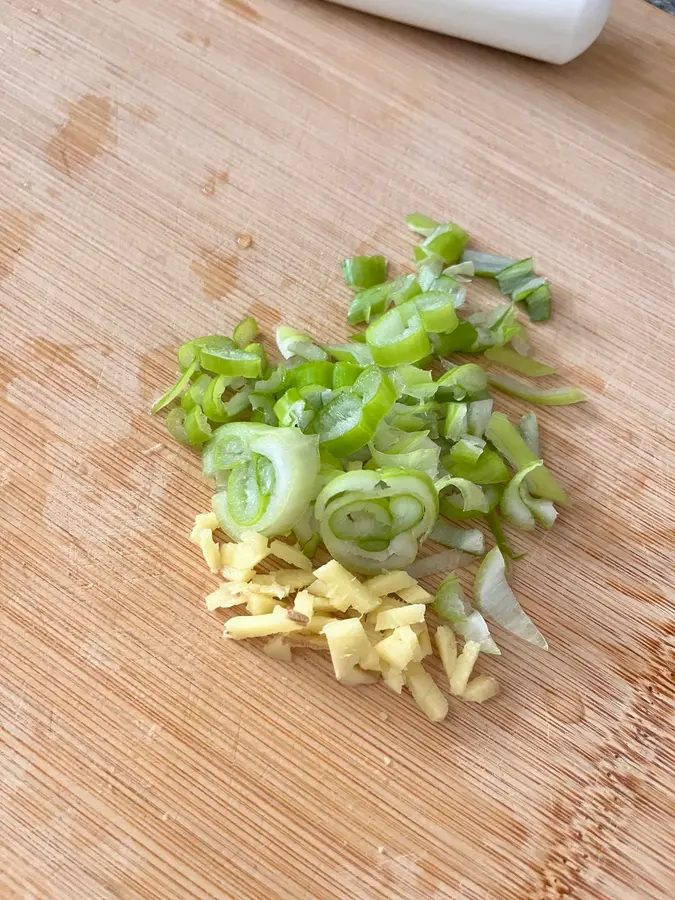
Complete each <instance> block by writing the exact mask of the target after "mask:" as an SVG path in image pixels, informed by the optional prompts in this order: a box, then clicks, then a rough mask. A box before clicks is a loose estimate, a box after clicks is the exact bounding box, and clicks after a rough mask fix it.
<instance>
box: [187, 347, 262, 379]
mask: <svg viewBox="0 0 675 900" xmlns="http://www.w3.org/2000/svg"><path fill="white" fill-rule="evenodd" d="M230 344H232V342H231V341H230ZM199 362H200V365H201V367H202V368H203V369H206V370H207V371H208V372H215V374H216V375H241V376H242V377H243V378H258V377H259V376H260V375H261V374H262V360H261V358H260V356H259V354H258V353H257V352H247V351H246V350H239V348H238V347H234V346H228V345H227V344H226V343H224V342H223V341H222V339H220V338H218V339H216V340H214V341H207V342H205V343H204V344H203V345H202V346H201V348H200V350H199Z"/></svg>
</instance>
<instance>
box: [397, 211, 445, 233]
mask: <svg viewBox="0 0 675 900" xmlns="http://www.w3.org/2000/svg"><path fill="white" fill-rule="evenodd" d="M405 224H406V225H407V226H408V228H409V229H410V230H411V231H412V232H414V233H415V234H421V235H423V236H424V237H428V236H429V235H430V234H433V232H434V231H435V230H436V229H437V228H438V226H439V223H438V222H436V220H435V219H430V218H429V216H423V215H422V213H411V214H410V215H409V216H406V217H405Z"/></svg>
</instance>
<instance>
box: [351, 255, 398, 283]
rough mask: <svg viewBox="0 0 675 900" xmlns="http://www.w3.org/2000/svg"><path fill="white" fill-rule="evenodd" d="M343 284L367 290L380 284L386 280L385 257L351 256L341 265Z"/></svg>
mask: <svg viewBox="0 0 675 900" xmlns="http://www.w3.org/2000/svg"><path fill="white" fill-rule="evenodd" d="M342 276H343V278H344V280H345V284H346V285H348V286H349V287H355V288H369V287H374V286H375V285H376V284H382V282H383V281H385V280H386V278H387V258H386V256H352V257H350V258H349V259H346V260H345V261H344V262H343V263H342Z"/></svg>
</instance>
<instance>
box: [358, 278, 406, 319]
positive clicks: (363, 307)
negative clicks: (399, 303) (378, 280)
mask: <svg viewBox="0 0 675 900" xmlns="http://www.w3.org/2000/svg"><path fill="white" fill-rule="evenodd" d="M393 286H394V283H393V282H392V281H385V282H384V284H375V285H373V287H369V288H366V289H365V291H359V293H358V294H355V295H354V299H353V300H352V302H351V303H350V304H349V311H348V312H347V321H348V322H349V324H350V325H360V324H361V322H370V320H371V318H372V317H373V316H374V315H379V314H380V313H383V312H384V311H385V310H386V309H387V307H388V306H389V298H390V296H391V292H392V288H393Z"/></svg>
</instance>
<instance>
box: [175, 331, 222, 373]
mask: <svg viewBox="0 0 675 900" xmlns="http://www.w3.org/2000/svg"><path fill="white" fill-rule="evenodd" d="M214 341H216V342H218V344H219V345H220V346H223V347H234V341H233V340H232V338H229V337H226V336H225V335H223V334H211V335H206V336H205V337H198V338H193V339H192V340H191V341H186V342H185V343H184V344H181V346H180V347H179V348H178V363H179V365H180V367H181V369H187V368H189V367H190V366H191V365H192V363H195V362H196V363H197V366H199V351H200V349H201V347H202V346H203V345H204V344H205V343H207V342H209V343H212V342H214Z"/></svg>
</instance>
